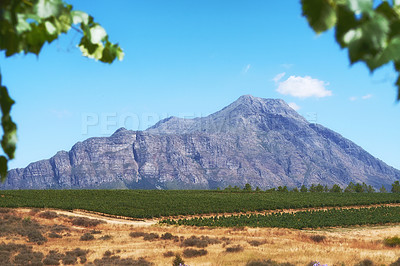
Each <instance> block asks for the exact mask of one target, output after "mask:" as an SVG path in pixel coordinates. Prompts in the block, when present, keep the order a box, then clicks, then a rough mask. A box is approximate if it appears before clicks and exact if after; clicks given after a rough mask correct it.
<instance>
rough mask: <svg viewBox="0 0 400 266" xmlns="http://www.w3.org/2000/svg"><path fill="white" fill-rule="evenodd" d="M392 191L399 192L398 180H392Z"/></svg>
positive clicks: (399, 184)
mask: <svg viewBox="0 0 400 266" xmlns="http://www.w3.org/2000/svg"><path fill="white" fill-rule="evenodd" d="M392 193H400V183H399V181H394V183H393V184H392Z"/></svg>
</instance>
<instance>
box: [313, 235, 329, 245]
mask: <svg viewBox="0 0 400 266" xmlns="http://www.w3.org/2000/svg"><path fill="white" fill-rule="evenodd" d="M310 239H311V240H312V241H314V242H316V243H320V242H323V241H324V240H325V239H326V236H322V235H312V236H310Z"/></svg>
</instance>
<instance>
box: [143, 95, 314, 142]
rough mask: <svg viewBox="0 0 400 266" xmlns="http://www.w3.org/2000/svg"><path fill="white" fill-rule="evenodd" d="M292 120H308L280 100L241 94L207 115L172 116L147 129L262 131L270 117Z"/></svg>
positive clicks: (154, 130) (169, 131) (162, 132)
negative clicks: (198, 116) (228, 103)
mask: <svg viewBox="0 0 400 266" xmlns="http://www.w3.org/2000/svg"><path fill="white" fill-rule="evenodd" d="M277 119H289V120H290V121H292V122H295V123H305V124H308V122H307V121H306V120H305V119H304V118H303V117H302V116H301V115H299V114H298V113H297V112H296V111H294V110H293V109H292V108H291V107H290V106H289V105H288V104H287V103H286V102H285V101H283V100H281V99H263V98H258V97H254V96H252V95H243V96H240V97H239V98H238V99H237V100H236V101H234V102H233V103H231V104H230V105H228V106H226V107H225V108H223V109H222V110H220V111H218V112H215V113H213V114H211V115H209V116H206V117H200V118H194V119H183V118H179V117H169V118H166V119H164V120H161V121H160V122H158V123H157V124H155V125H154V126H152V127H150V128H149V129H147V130H146V131H147V132H150V133H155V134H171V133H174V134H187V133H193V132H208V133H217V132H219V133H232V132H235V131H249V130H259V129H260V128H261V129H262V128H265V126H266V125H265V123H268V121H269V120H277Z"/></svg>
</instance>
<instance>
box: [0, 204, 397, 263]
mask: <svg viewBox="0 0 400 266" xmlns="http://www.w3.org/2000/svg"><path fill="white" fill-rule="evenodd" d="M15 213H16V215H18V216H21V217H27V216H30V217H32V219H35V220H37V221H38V222H39V223H40V224H44V225H52V224H63V225H65V226H68V227H69V228H70V229H71V231H70V232H69V235H67V233H64V236H63V238H61V239H55V238H48V241H47V242H46V243H45V244H43V245H35V244H31V243H28V245H32V246H33V249H34V250H35V251H40V252H43V253H44V254H47V253H48V252H49V251H50V250H58V251H60V252H65V251H68V250H72V249H75V248H78V247H79V248H81V249H88V250H90V252H89V254H88V255H87V258H88V261H94V260H95V259H98V258H101V257H102V256H103V254H104V253H105V252H106V251H111V252H112V253H114V254H115V255H118V256H121V257H122V258H128V257H129V258H133V259H138V258H139V257H144V258H145V259H146V260H148V261H150V262H153V263H154V265H172V260H173V257H164V256H163V254H164V253H165V252H167V251H172V252H174V253H177V254H182V252H183V250H184V249H185V247H182V245H181V242H174V241H173V240H161V239H157V240H154V241H145V240H143V238H142V237H139V238H132V237H130V236H129V233H130V232H132V231H140V232H145V233H157V234H159V235H160V236H161V235H162V234H163V233H166V232H169V233H171V234H172V235H174V236H178V237H184V238H189V237H190V236H192V235H195V236H199V237H200V236H208V237H211V238H218V239H220V240H221V239H223V240H222V242H221V243H220V244H213V245H209V246H208V247H206V248H205V249H206V250H207V251H208V254H207V255H205V256H202V257H197V258H184V260H185V263H186V264H188V265H192V266H193V265H246V263H247V262H248V261H251V260H257V259H265V260H267V259H272V260H274V261H277V262H290V263H292V264H295V265H306V264H308V263H309V262H310V261H319V262H320V263H323V264H328V265H354V264H356V263H358V262H359V261H361V260H363V259H370V260H372V261H373V262H374V263H376V264H377V265H389V264H390V263H392V262H394V261H396V260H397V258H398V257H400V250H399V248H388V247H385V246H384V245H383V243H382V240H383V239H384V238H387V237H392V236H396V235H397V236H400V225H390V226H363V227H353V228H334V229H326V230H293V229H277V228H218V229H210V228H197V227H184V226H181V227H178V226H164V225H163V226H161V225H158V224H154V223H152V222H148V223H139V222H135V221H126V222H122V221H120V222H111V219H109V220H107V219H106V218H104V217H97V218H99V219H105V220H107V221H109V223H106V224H100V225H98V226H96V227H95V229H96V230H101V231H102V233H101V234H95V238H96V240H93V241H81V240H80V237H81V236H82V235H83V234H84V233H86V232H90V231H91V230H92V229H93V228H84V227H79V226H73V225H72V224H71V222H70V221H69V219H67V218H66V217H63V216H60V217H58V218H55V219H44V218H40V217H39V216H38V215H37V214H35V213H33V212H30V211H29V210H27V209H16V211H15ZM58 213H59V214H66V215H73V214H72V213H69V212H65V211H58ZM81 215H84V214H81ZM90 218H95V216H93V215H91V216H90ZM152 224H153V225H152ZM104 235H110V236H111V237H112V239H111V240H99V239H98V238H99V237H101V236H104ZM312 235H321V236H325V237H326V238H325V240H324V241H322V242H320V243H316V242H314V241H313V240H311V239H310V236H312ZM252 240H258V241H260V242H263V244H262V245H259V246H252V245H250V244H249V242H250V241H252ZM0 242H5V243H9V242H14V243H19V244H22V243H26V239H24V238H23V237H18V236H16V237H13V238H9V239H6V237H2V238H0ZM234 245H241V246H242V247H243V248H244V250H243V251H242V252H238V253H227V252H226V248H227V247H231V246H234Z"/></svg>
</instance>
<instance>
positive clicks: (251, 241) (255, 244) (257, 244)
mask: <svg viewBox="0 0 400 266" xmlns="http://www.w3.org/2000/svg"><path fill="white" fill-rule="evenodd" d="M248 243H249V244H250V246H253V247H258V246H261V245H263V244H265V242H264V241H258V240H250V241H248Z"/></svg>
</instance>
